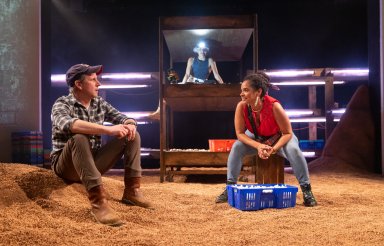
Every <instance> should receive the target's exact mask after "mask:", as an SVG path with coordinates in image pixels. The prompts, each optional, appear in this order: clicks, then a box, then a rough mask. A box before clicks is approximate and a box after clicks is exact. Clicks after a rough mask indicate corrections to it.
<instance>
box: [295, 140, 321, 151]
mask: <svg viewBox="0 0 384 246" xmlns="http://www.w3.org/2000/svg"><path fill="white" fill-rule="evenodd" d="M299 147H300V149H304V150H321V149H323V148H324V140H323V139H317V140H299Z"/></svg>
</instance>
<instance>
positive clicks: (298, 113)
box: [285, 109, 313, 117]
mask: <svg viewBox="0 0 384 246" xmlns="http://www.w3.org/2000/svg"><path fill="white" fill-rule="evenodd" d="M285 112H286V113H287V115H288V116H289V117H298V116H304V115H306V116H308V115H313V110H310V109H302V110H300V109H297V110H294V109H293V110H290V109H286V110H285Z"/></svg>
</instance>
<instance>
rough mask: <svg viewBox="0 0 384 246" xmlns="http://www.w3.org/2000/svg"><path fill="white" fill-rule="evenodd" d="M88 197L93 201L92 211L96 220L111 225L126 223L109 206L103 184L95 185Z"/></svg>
mask: <svg viewBox="0 0 384 246" xmlns="http://www.w3.org/2000/svg"><path fill="white" fill-rule="evenodd" d="M88 198H89V201H90V202H91V206H92V209H91V213H92V215H93V216H94V217H95V219H96V221H97V222H99V223H102V224H105V225H109V226H120V225H122V224H124V223H123V222H122V221H121V220H120V219H119V217H118V216H117V214H116V213H115V211H114V210H113V209H112V208H111V207H110V206H109V204H108V200H107V193H106V192H105V190H104V187H103V186H102V185H99V186H96V187H93V188H92V189H90V190H89V191H88Z"/></svg>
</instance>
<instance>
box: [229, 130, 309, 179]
mask: <svg viewBox="0 0 384 246" xmlns="http://www.w3.org/2000/svg"><path fill="white" fill-rule="evenodd" d="M245 134H246V135H247V136H249V137H250V138H252V139H255V137H254V135H253V133H251V132H250V131H248V130H247V131H246V132H245ZM251 154H257V150H256V149H254V148H253V147H251V146H249V145H246V144H244V143H242V142H240V141H239V140H237V141H236V142H235V143H234V144H233V146H232V149H231V152H230V153H229V157H228V162H227V167H228V168H227V182H232V183H233V182H234V183H236V182H237V179H238V177H239V175H240V171H241V168H242V166H243V161H242V159H243V157H244V156H246V155H251ZM276 154H277V155H280V156H282V157H284V158H285V159H287V160H288V162H289V163H290V165H291V167H292V170H293V172H294V174H295V176H296V178H297V180H298V181H299V184H300V185H304V184H309V183H310V182H309V172H308V165H307V161H306V160H305V157H304V155H303V153H302V152H301V150H300V147H299V141H298V140H297V137H296V136H295V134H293V136H292V138H291V140H289V142H288V143H286V144H285V145H284V146H283V147H282V148H280V149H279V150H278V151H277V153H276Z"/></svg>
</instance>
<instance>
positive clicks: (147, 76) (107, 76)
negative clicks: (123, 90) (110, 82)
mask: <svg viewBox="0 0 384 246" xmlns="http://www.w3.org/2000/svg"><path fill="white" fill-rule="evenodd" d="M101 78H102V79H118V80H122V79H127V80H131V79H135V80H138V79H151V78H152V75H151V74H146V73H106V74H102V75H101Z"/></svg>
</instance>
